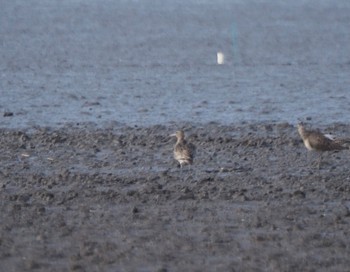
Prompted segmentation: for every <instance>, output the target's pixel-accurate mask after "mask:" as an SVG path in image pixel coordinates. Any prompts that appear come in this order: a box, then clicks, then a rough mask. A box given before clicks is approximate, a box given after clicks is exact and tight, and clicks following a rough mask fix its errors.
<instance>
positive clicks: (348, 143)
mask: <svg viewBox="0 0 350 272" xmlns="http://www.w3.org/2000/svg"><path fill="white" fill-rule="evenodd" d="M334 142H335V143H337V144H339V145H340V146H342V147H343V148H344V149H350V138H347V139H335V140H334Z"/></svg>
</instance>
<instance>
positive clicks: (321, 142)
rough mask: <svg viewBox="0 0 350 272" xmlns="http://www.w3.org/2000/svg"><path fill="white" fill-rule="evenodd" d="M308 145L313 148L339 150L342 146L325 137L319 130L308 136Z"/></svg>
mask: <svg viewBox="0 0 350 272" xmlns="http://www.w3.org/2000/svg"><path fill="white" fill-rule="evenodd" d="M308 140H309V144H310V146H311V147H312V148H313V149H315V150H320V151H330V150H341V149H343V147H342V146H341V145H340V144H339V143H337V142H336V141H334V140H332V139H330V138H328V137H326V136H325V135H324V134H322V133H321V132H317V131H314V132H312V133H311V134H310V136H309V138H308Z"/></svg>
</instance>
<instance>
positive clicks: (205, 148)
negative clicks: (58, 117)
mask: <svg viewBox="0 0 350 272" xmlns="http://www.w3.org/2000/svg"><path fill="white" fill-rule="evenodd" d="M178 128H185V132H186V134H187V135H188V140H189V141H191V142H192V143H193V144H195V145H196V146H197V154H196V157H195V161H194V165H193V166H192V167H191V168H188V167H186V168H184V169H183V170H182V171H181V170H180V169H179V168H178V167H177V164H176V162H175V161H174V159H173V157H172V147H173V144H174V141H175V139H173V138H170V137H169V134H171V133H173V132H174V131H175V130H177V129H178ZM323 129H324V130H325V131H331V132H333V133H334V134H337V135H339V136H348V135H350V126H349V125H342V124H336V125H334V126H332V127H324V128H323ZM0 149H1V151H0V159H1V168H0V180H1V183H0V199H1V203H0V207H1V208H0V209H1V212H0V221H1V224H0V263H1V265H2V269H5V270H4V271H26V270H33V271H215V270H217V271H346V270H347V269H348V268H349V267H350V260H349V256H350V248H349V244H350V238H349V237H350V235H349V230H350V227H349V225H350V167H349V159H348V158H349V152H350V151H347V150H346V151H343V152H338V153H325V154H324V157H323V161H322V165H321V168H320V169H317V168H315V167H314V166H313V165H312V163H313V161H314V160H315V159H316V158H317V156H314V155H313V154H309V155H307V151H306V149H305V148H304V146H303V144H302V142H301V140H300V138H299V137H298V135H297V132H296V128H295V126H293V125H291V124H288V123H279V124H262V125H258V124H257V125H254V124H242V125H235V126H222V125H218V124H216V123H209V124H204V125H201V124H190V123H186V124H181V125H179V124H168V125H158V126H152V127H146V128H141V127H127V126H122V125H120V124H117V123H116V124H114V125H110V126H107V127H104V128H97V127H96V126H94V125H92V124H75V125H66V126H64V127H63V128H59V129H58V128H55V129H50V128H43V127H36V128H31V129H26V130H19V129H15V130H11V129H1V130H0Z"/></svg>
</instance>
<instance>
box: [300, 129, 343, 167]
mask: <svg viewBox="0 0 350 272" xmlns="http://www.w3.org/2000/svg"><path fill="white" fill-rule="evenodd" d="M298 132H299V135H300V137H301V139H302V140H303V142H304V145H305V147H306V148H307V149H308V150H309V151H318V152H320V158H319V161H318V168H319V167H320V163H321V159H322V153H321V152H323V151H340V150H344V149H348V148H349V147H347V146H345V145H344V144H345V143H347V142H348V140H340V139H339V140H338V139H335V138H334V137H333V136H332V135H329V134H323V133H321V132H320V131H318V130H309V129H306V128H305V126H304V124H303V123H298Z"/></svg>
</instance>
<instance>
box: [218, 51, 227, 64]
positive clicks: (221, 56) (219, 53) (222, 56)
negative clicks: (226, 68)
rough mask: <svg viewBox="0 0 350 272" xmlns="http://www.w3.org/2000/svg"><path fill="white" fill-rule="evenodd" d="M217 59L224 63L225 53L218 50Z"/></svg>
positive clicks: (219, 62)
mask: <svg viewBox="0 0 350 272" xmlns="http://www.w3.org/2000/svg"><path fill="white" fill-rule="evenodd" d="M216 60H217V63H218V64H224V62H225V55H224V53H222V52H217V53H216Z"/></svg>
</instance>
